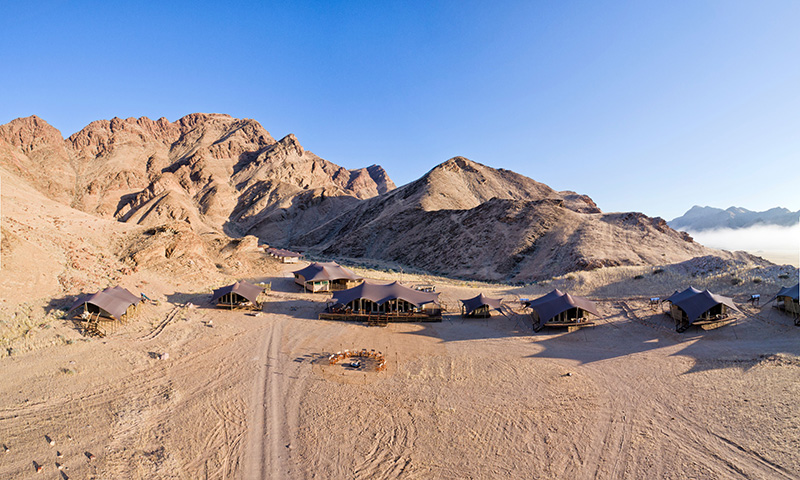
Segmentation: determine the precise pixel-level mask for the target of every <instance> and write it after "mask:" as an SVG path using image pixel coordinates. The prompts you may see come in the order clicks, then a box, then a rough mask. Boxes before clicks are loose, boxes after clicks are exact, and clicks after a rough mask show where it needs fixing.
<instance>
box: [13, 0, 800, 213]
mask: <svg viewBox="0 0 800 480" xmlns="http://www.w3.org/2000/svg"><path fill="white" fill-rule="evenodd" d="M798 25H800V2H796V1H772V0H766V1H763V2H738V1H729V0H725V1H711V2H705V1H675V2H638V1H637V2H593V1H552V2H544V1H542V2H532V1H521V2H503V1H499V2H468V1H458V2H455V1H453V2H414V1H406V2H389V1H375V0H372V1H347V2H334V1H327V2H324V1H320V2H231V3H230V4H228V3H227V2H202V1H194V2H177V1H176V2H163V3H162V2H124V3H123V2H85V1H83V2H82V1H42V2H24V1H18V2H14V1H12V2H7V3H5V4H4V8H3V16H2V18H0V41H2V48H0V64H1V65H3V73H4V74H3V75H0V123H6V122H8V121H10V120H12V119H14V118H17V117H21V116H28V115H34V114H35V115H38V116H39V117H41V118H43V119H45V120H46V121H48V122H49V123H51V124H52V125H53V126H55V127H56V128H58V129H59V130H61V132H62V133H63V134H64V135H65V136H68V135H70V134H72V133H74V132H76V131H78V130H80V129H81V128H82V127H84V126H85V125H86V124H88V123H89V122H91V121H93V120H98V119H103V118H106V119H107V118H112V117H114V116H118V117H139V116H148V117H150V118H159V117H162V116H164V117H167V118H168V119H169V120H172V121H174V120H176V119H178V118H180V117H182V116H183V115H186V114H189V113H193V112H218V113H228V114H230V115H233V116H235V117H240V118H245V117H246V118H253V119H255V120H258V121H259V122H260V123H261V124H262V125H263V126H264V127H265V128H266V129H267V130H269V131H270V132H271V133H272V134H273V136H275V137H276V138H280V137H282V136H284V135H286V134H288V133H294V134H296V135H297V137H298V138H299V140H300V142H301V143H302V144H303V146H304V147H306V148H307V149H308V150H311V151H313V152H314V153H316V154H318V155H320V156H321V157H323V158H326V159H328V160H330V161H332V162H335V163H337V164H339V165H342V166H345V167H347V168H357V167H361V166H367V165H370V164H373V163H377V164H380V165H382V166H384V168H386V170H387V171H388V172H389V175H390V176H391V177H392V178H393V179H394V180H395V182H396V183H397V184H398V185H400V184H404V183H407V182H409V181H412V180H414V179H416V178H418V177H420V176H421V175H423V174H424V173H425V172H426V171H428V170H430V169H431V168H432V167H434V166H435V165H437V164H439V163H441V162H443V161H445V160H447V159H448V158H450V157H453V156H456V155H462V156H465V157H468V158H470V159H472V160H475V161H477V162H480V163H483V164H486V165H489V166H492V167H495V168H505V169H509V170H514V171H516V172H519V173H521V174H524V175H527V176H529V177H531V178H534V179H536V180H538V181H541V182H544V183H547V184H548V185H550V186H552V187H553V188H556V189H559V190H562V189H569V190H575V191H578V192H580V193H585V194H588V195H590V196H591V197H592V198H593V199H594V200H595V201H596V202H597V203H598V205H599V206H600V208H601V209H603V210H604V211H630V210H635V211H642V212H645V213H646V214H648V215H652V216H661V217H664V218H667V219H671V218H674V217H676V216H678V215H681V214H682V213H683V212H684V211H686V210H688V209H689V208H690V207H691V206H692V205H695V204H700V205H711V206H717V207H722V208H726V207H728V206H731V205H736V206H742V207H745V208H749V209H753V210H764V209H767V208H770V207H774V206H783V207H787V208H790V209H792V210H798V209H800V187H798V184H799V183H800V174H798V168H797V165H798V164H800V158H799V157H800V28H798V27H797V26H798Z"/></svg>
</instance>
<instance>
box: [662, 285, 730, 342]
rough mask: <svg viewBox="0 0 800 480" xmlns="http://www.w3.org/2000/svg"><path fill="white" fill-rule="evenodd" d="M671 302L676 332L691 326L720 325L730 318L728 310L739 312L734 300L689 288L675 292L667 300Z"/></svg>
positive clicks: (683, 330) (671, 313)
mask: <svg viewBox="0 0 800 480" xmlns="http://www.w3.org/2000/svg"><path fill="white" fill-rule="evenodd" d="M665 301H666V302H670V315H671V316H672V318H673V320H675V330H676V331H677V332H679V333H680V332H685V331H686V329H687V328H689V327H690V326H691V325H707V324H711V323H719V322H721V321H724V320H726V319H727V318H728V310H734V311H737V312H738V311H739V309H737V308H736V305H735V304H734V303H733V300H732V299H731V298H728V297H723V296H722V295H716V294H714V293H711V292H709V291H708V290H703V291H700V290H698V289H696V288H694V287H691V286H690V287H689V288H687V289H686V290H684V291H682V292H675V293H673V294H672V295H671V296H670V297H669V298H667V299H666V300H665Z"/></svg>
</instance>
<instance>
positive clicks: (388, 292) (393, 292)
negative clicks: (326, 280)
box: [332, 282, 441, 314]
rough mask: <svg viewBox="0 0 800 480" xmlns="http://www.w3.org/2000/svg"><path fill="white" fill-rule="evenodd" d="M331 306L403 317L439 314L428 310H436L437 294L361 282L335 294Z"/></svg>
mask: <svg viewBox="0 0 800 480" xmlns="http://www.w3.org/2000/svg"><path fill="white" fill-rule="evenodd" d="M332 304H333V305H334V306H339V307H343V308H345V309H346V310H348V311H351V312H358V313H362V314H369V313H382V314H402V313H414V312H422V311H424V310H429V311H431V312H432V313H433V312H435V313H441V312H440V311H435V310H431V309H435V308H436V307H438V306H439V294H438V293H431V292H421V291H419V290H414V289H413V288H408V287H406V286H403V285H400V284H399V283H398V282H394V283H390V284H388V285H379V284H375V283H368V282H363V283H361V284H360V285H358V286H355V287H353V288H350V289H348V290H342V291H339V292H337V293H335V294H334V295H333V299H332Z"/></svg>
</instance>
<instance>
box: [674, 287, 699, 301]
mask: <svg viewBox="0 0 800 480" xmlns="http://www.w3.org/2000/svg"><path fill="white" fill-rule="evenodd" d="M698 293H703V292H702V291H700V290H698V289H696V288H694V287H689V288H687V289H686V290H684V291H682V292H679V291H677V290H675V293H673V294H672V295H670V296H669V298H667V299H666V300H664V301H665V302H672V303H675V302H680V301H681V300H683V299H686V298H689V297H692V296H694V295H697V294H698Z"/></svg>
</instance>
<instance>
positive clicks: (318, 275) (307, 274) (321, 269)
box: [294, 262, 364, 292]
mask: <svg viewBox="0 0 800 480" xmlns="http://www.w3.org/2000/svg"><path fill="white" fill-rule="evenodd" d="M363 280H364V279H363V278H362V277H360V276H358V275H356V274H355V273H353V271H352V270H350V269H347V268H345V267H342V266H341V265H339V264H338V263H336V262H313V263H311V264H310V265H309V266H307V267H305V268H302V269H300V270H297V271H296V272H294V283H296V284H298V285H300V286H302V287H303V291H310V292H331V291H338V290H346V289H348V288H352V287H355V286H356V285H358V284H359V283H361V282H362V281H363Z"/></svg>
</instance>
